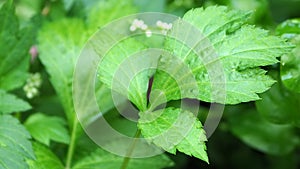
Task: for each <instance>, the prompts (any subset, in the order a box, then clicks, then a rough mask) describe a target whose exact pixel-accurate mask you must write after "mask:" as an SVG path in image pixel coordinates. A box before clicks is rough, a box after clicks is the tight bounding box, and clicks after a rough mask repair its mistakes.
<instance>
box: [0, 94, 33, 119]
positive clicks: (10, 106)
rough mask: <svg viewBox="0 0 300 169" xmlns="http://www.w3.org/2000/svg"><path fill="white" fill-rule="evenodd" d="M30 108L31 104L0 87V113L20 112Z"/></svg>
mask: <svg viewBox="0 0 300 169" xmlns="http://www.w3.org/2000/svg"><path fill="white" fill-rule="evenodd" d="M30 108H31V106H30V105H29V104H28V103H27V102H25V101H23V100H21V99H19V98H17V97H16V96H15V95H12V94H9V93H6V92H5V91H3V90H1V89H0V113H4V114H7V113H13V112H21V111H26V110H29V109H30Z"/></svg>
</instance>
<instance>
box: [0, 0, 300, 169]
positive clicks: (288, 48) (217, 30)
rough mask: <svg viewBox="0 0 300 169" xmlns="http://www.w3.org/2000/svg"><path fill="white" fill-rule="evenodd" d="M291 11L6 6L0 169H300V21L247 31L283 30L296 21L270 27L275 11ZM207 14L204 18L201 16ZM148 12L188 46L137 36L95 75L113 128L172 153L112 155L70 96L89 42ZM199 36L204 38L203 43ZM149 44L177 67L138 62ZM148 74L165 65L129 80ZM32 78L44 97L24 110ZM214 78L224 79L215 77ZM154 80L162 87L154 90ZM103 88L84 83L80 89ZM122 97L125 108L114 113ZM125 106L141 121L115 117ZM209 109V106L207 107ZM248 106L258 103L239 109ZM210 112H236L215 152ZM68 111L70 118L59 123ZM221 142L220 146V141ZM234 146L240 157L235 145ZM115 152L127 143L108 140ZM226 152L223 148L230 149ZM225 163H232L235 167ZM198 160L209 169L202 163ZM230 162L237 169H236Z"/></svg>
mask: <svg viewBox="0 0 300 169" xmlns="http://www.w3.org/2000/svg"><path fill="white" fill-rule="evenodd" d="M279 3H281V4H284V5H281V6H280V9H282V10H274V7H273V6H272V5H274V4H279ZM210 4H221V5H226V6H227V7H225V6H210ZM285 4H287V5H290V4H298V3H297V2H286V1H282V2H281V0H276V1H274V2H273V1H272V3H268V2H267V0H257V1H252V0H243V1H238V0H207V1H201V2H200V1H197V0H158V1H153V2H152V1H151V3H149V2H148V1H145V0H123V1H118V0H101V1H97V0H61V1H57V0H18V1H13V0H7V1H5V2H4V1H1V0H0V7H1V9H0V51H1V53H0V168H5V169H19V168H20V169H28V168H30V169H40V168H42V169H48V168H54V169H64V168H65V169H83V168H86V169H90V168H92V169H93V168H95V169H96V168H103V169H115V168H122V169H125V168H126V169H136V168H145V169H148V168H149V169H150V168H151V169H152V168H153V169H155V168H158V169H159V168H178V169H179V168H207V164H205V163H204V162H207V163H208V161H210V163H211V164H210V166H209V168H224V167H225V168H232V169H234V168H241V166H242V167H244V168H247V167H248V168H259V167H260V166H263V167H264V168H274V169H276V168H290V169H297V168H299V162H297V160H296V159H297V158H298V157H297V154H299V145H300V137H299V126H300V122H299V119H300V115H299V110H298V109H299V105H300V99H299V98H300V97H299V92H300V73H299V72H300V64H299V63H300V60H299V59H300V57H299V56H300V55H299V54H300V22H299V19H290V20H287V21H285V22H283V23H282V24H280V25H279V26H278V27H277V28H276V30H275V33H276V34H277V35H280V36H281V38H280V37H277V36H272V35H270V33H269V31H267V30H263V29H261V28H258V27H255V26H254V25H249V23H251V24H255V25H260V26H262V27H264V28H268V29H269V30H274V29H275V27H274V25H273V24H274V23H275V22H274V21H281V20H283V19H284V18H290V17H291V16H295V15H296V14H293V13H292V12H290V13H289V15H284V16H280V17H277V18H273V19H272V20H270V19H271V18H270V16H271V15H269V14H270V13H271V12H272V11H273V14H272V16H278V15H279V14H280V15H281V14H284V13H286V11H294V9H296V7H297V6H299V5H293V6H294V7H293V9H292V8H291V9H292V10H286V9H283V8H285V7H286V6H285ZM202 5H204V6H207V7H205V8H203V7H200V6H202ZM269 5H270V6H269ZM199 7H200V8H199ZM269 8H270V9H271V10H269ZM232 9H240V10H241V11H239V10H232ZM188 10H189V11H188ZM249 10H252V12H248V11H249ZM143 11H159V12H166V11H168V12H172V13H174V14H176V15H179V16H182V19H178V20H176V21H175V22H173V23H172V24H173V28H172V29H171V30H170V31H168V35H170V36H177V37H178V36H179V37H180V38H179V39H177V40H176V39H173V38H169V37H167V38H165V39H164V37H163V36H161V37H159V36H157V35H154V34H153V35H152V37H151V38H148V37H144V36H143V37H129V38H127V39H124V40H122V41H120V42H118V43H117V44H115V45H114V46H113V47H112V48H111V49H110V50H109V52H108V53H106V55H105V56H104V57H103V58H102V60H101V63H100V65H97V66H99V70H98V72H97V73H98V74H97V78H98V79H97V80H96V81H95V93H94V94H95V97H96V100H97V103H98V104H99V108H100V111H101V115H103V118H105V119H106V120H107V122H108V124H109V125H110V126H111V127H112V128H114V129H115V130H116V131H118V132H120V133H122V134H124V135H125V136H128V137H132V136H133V134H134V133H135V132H136V131H138V132H137V133H141V134H142V136H141V137H144V138H145V139H146V140H147V141H148V142H147V144H148V143H149V144H151V145H152V144H153V145H155V146H157V147H158V149H162V150H165V151H166V152H169V153H171V154H160V155H157V156H153V157H147V158H141V159H134V158H130V157H120V156H117V155H114V154H112V153H110V152H106V151H105V150H103V149H101V148H99V147H98V145H96V144H95V143H93V141H92V140H91V139H90V138H89V137H88V136H87V135H85V134H84V133H83V130H82V129H81V126H80V124H79V121H78V119H77V117H76V113H75V110H74V102H75V101H74V100H73V99H74V98H73V93H72V91H73V90H74V87H76V86H74V85H73V80H74V79H73V78H74V77H73V76H74V69H75V67H76V62H77V60H78V56H79V55H80V52H81V50H82V48H83V47H84V45H85V43H86V42H87V40H88V38H89V36H90V35H92V34H94V32H95V31H97V30H98V29H99V28H101V27H103V26H105V25H106V24H108V23H110V22H112V21H113V20H115V19H118V18H120V17H122V16H126V15H130V14H133V13H136V12H143ZM186 11H188V12H186ZM243 11H246V12H243ZM274 11H276V13H274ZM295 11H299V10H295ZM184 13H185V14H184ZM183 14H184V15H183ZM137 19H141V18H137ZM154 22H155V21H154ZM126 24H127V23H126ZM129 24H130V23H128V25H129ZM117 29H123V28H116V30H117ZM150 29H152V26H150ZM196 30H197V31H198V33H200V34H201V38H199V36H196V35H197V31H196ZM125 31H128V32H129V30H128V29H126V30H125ZM37 32H38V34H37ZM270 32H271V33H273V32H272V31H270ZM97 40H102V41H104V40H105V39H97ZM180 41H181V42H180ZM286 41H288V43H287V42H286ZM185 42H187V43H185ZM149 44H154V45H153V46H155V47H158V48H161V49H163V50H165V51H167V52H169V54H171V55H172V57H170V56H169V54H165V53H162V55H160V56H156V57H155V58H151V57H149V56H148V55H145V56H144V55H140V54H139V53H138V54H136V53H137V52H140V51H141V50H144V49H148V48H149V46H151V45H149ZM294 46H295V48H294V49H292V48H293V47H294ZM30 47H36V50H37V51H35V52H33V51H32V48H31V49H30ZM191 48H193V49H194V50H191ZM96 52H97V48H96ZM101 57H102V56H101ZM279 57H281V58H279ZM132 60H134V61H135V62H132ZM278 60H280V65H279V63H278ZM149 66H151V67H156V66H157V69H156V70H154V69H151V70H150V69H149V70H143V71H140V72H139V73H138V74H137V75H135V76H133V77H129V76H131V75H133V73H135V72H136V71H137V70H139V68H140V67H149ZM119 68H120V69H119ZM86 70H88V68H87V69H86ZM164 70H167V71H168V72H165V71H164ZM211 70H214V71H215V70H217V71H220V72H214V71H212V72H211ZM269 70H273V71H272V72H271V73H270V74H269V75H273V74H276V75H278V77H277V76H276V77H273V78H274V79H275V80H277V83H275V84H274V82H275V80H274V79H273V78H271V76H269V75H266V73H267V72H268V71H269ZM84 71H85V70H84ZM34 73H40V74H42V75H43V76H42V80H43V83H41V86H40V88H37V90H40V91H38V93H39V95H37V96H36V97H35V98H32V99H30V100H23V99H22V98H24V96H25V95H26V93H24V91H23V90H22V87H23V88H24V84H25V82H26V80H27V81H28V75H29V74H34ZM47 73H48V75H46V74H47ZM115 73H119V75H121V76H115V75H116V74H115ZM168 73H169V74H168ZM210 73H219V74H217V75H216V77H212V74H210ZM213 75H215V74H213ZM115 77H117V78H115ZM151 77H153V84H152V88H149V86H151V83H152V82H151V80H150V78H151ZM94 78H95V77H85V78H84V79H83V81H82V82H81V83H85V82H87V81H86V80H89V81H91V80H94ZM193 79H194V80H193ZM126 82H128V84H127V83H126ZM215 84H217V85H216V86H217V87H216V86H214V85H215ZM273 84H274V85H273ZM124 85H128V86H124ZM272 85H273V86H272ZM218 87H220V88H218ZM25 88H26V87H25ZM269 88H270V90H269V91H267V90H268V89H269ZM111 89H113V90H111ZM150 89H151V90H150ZM85 90H88V89H82V95H80V96H81V97H80V98H79V99H80V101H82V102H83V103H86V104H84V105H83V104H82V105H79V106H80V110H81V111H82V112H87V111H88V110H89V109H91V107H92V108H94V107H93V106H92V105H91V103H92V101H90V100H91V98H89V97H86V95H85V92H86V91H85ZM222 90H224V91H222ZM113 92H118V93H120V94H122V95H124V96H125V97H124V98H122V99H120V100H119V101H120V102H118V103H114V100H113V98H112V96H111V95H112V93H113ZM149 92H150V93H149ZM223 96H224V97H223ZM225 96H226V97H225ZM126 99H128V100H129V101H130V102H131V103H132V104H133V105H134V106H135V108H137V109H138V110H136V112H130V113H132V114H133V113H137V112H139V114H138V115H137V114H134V115H136V116H138V118H139V119H137V122H134V121H131V120H132V119H125V118H124V117H123V116H121V115H120V114H119V112H118V111H122V110H120V109H119V108H120V107H121V109H122V108H123V107H122V106H124V105H123V102H125V101H127V100H126ZM53 100H54V101H53ZM57 100H60V104H61V105H59V104H58V103H56V102H58V101H57ZM203 101H204V102H208V103H205V104H204V105H202V103H203ZM249 101H255V104H254V102H250V103H247V104H240V103H242V102H249ZM53 102H55V103H54V104H53ZM75 103H76V102H75ZM181 103H182V104H181ZM199 103H201V106H200V110H201V111H199V112H200V113H203V111H202V110H205V113H203V114H199V115H198V117H197V116H196V115H195V114H194V112H193V113H192V112H190V111H189V110H192V109H193V108H195V107H198V105H199ZM210 103H212V104H213V105H214V103H222V104H238V105H236V106H228V107H227V108H226V110H225V118H224V120H222V121H221V125H220V127H219V128H218V129H217V131H218V132H219V133H222V134H221V136H222V137H220V138H219V139H217V141H213V142H208V145H207V146H206V142H207V138H206V135H205V130H204V128H206V127H207V126H206V124H205V125H204V126H205V127H203V125H202V123H201V122H204V121H205V120H206V119H205V116H206V115H207V114H208V115H210V113H214V111H213V110H212V111H208V110H209V109H208V107H209V105H210ZM245 105H246V106H245ZM61 106H62V107H63V109H64V113H65V116H64V115H63V114H60V113H61V112H62V110H61ZM134 106H133V107H134ZM164 106H166V107H164ZM41 107H43V108H41ZM45 107H46V108H45ZM162 107H164V108H162ZM255 108H256V109H255ZM44 110H47V111H44ZM57 110H58V111H57ZM25 111H26V113H21V112H25ZM36 112H44V113H43V114H42V113H36ZM122 113H123V112H122ZM125 113H128V112H125ZM132 114H130V115H132ZM99 115H100V113H99V112H97V111H95V112H92V114H84V117H83V118H84V120H89V121H88V122H87V123H85V121H84V125H88V124H92V122H93V120H95V117H96V118H102V116H101V117H99ZM198 118H199V119H200V120H201V122H200V120H199V119H198ZM210 120H215V119H214V118H212V119H210ZM23 124H24V125H23ZM67 124H68V125H67ZM208 127H209V126H208ZM99 130H100V129H99ZM101 130H103V129H101ZM228 131H230V132H231V133H232V134H233V135H231V133H229V132H228ZM100 134H101V133H99V136H100V137H103V136H102V135H100ZM224 135H229V136H226V137H223V136H224ZM138 136H139V135H137V136H136V137H138ZM213 137H214V135H213V136H212V140H216V138H213ZM234 137H236V138H238V139H239V140H241V142H238V141H237V140H236V139H234ZM228 142H230V143H231V144H233V146H228V145H227V144H228ZM237 142H238V144H236V143H237ZM122 143H123V142H122ZM243 143H244V144H243ZM108 144H111V145H113V146H119V144H120V140H118V139H114V140H110V143H108ZM123 144H124V143H123ZM220 145H225V146H224V147H225V148H224V150H223V149H220ZM244 145H247V146H248V148H247V146H244ZM206 147H207V149H208V150H209V151H208V153H207V152H206ZM249 147H250V148H249ZM130 148H136V149H138V148H140V147H139V146H136V147H129V150H130ZM252 148H253V149H255V150H258V151H260V152H263V153H264V154H262V153H257V151H253V149H252ZM129 150H128V151H129ZM222 151H223V152H222ZM233 151H234V152H235V154H234V153H231V152H233ZM228 152H229V153H230V154H233V155H232V157H231V158H230V159H229V158H227V156H228ZM172 154H177V155H176V156H174V155H172ZM184 154H186V155H189V156H184ZM208 154H209V156H210V159H209V160H208ZM257 155H258V156H257ZM269 155H271V156H269ZM129 156H130V155H129ZM190 156H191V157H190ZM192 157H196V158H192ZM243 158H245V159H246V160H243V162H244V163H247V162H248V161H250V162H251V163H253V164H251V165H248V163H247V164H243V163H241V162H240V159H243ZM171 159H172V160H173V161H174V162H175V163H174V162H173V161H172V160H171ZM198 159H200V160H202V161H204V162H202V163H199V160H198ZM257 159H259V160H257ZM229 160H232V162H231V163H234V164H236V165H235V166H238V167H232V166H231V165H228V164H229V163H227V162H228V161H229ZM220 161H221V162H220ZM224 161H225V162H224ZM287 162H288V164H287ZM254 163H255V164H254ZM121 166H122V167H121ZM257 166H258V167H257Z"/></svg>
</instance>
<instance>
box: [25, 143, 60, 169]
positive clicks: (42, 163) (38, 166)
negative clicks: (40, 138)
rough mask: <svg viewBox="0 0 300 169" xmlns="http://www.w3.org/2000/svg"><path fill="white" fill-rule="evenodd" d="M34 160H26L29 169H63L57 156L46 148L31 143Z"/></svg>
mask: <svg viewBox="0 0 300 169" xmlns="http://www.w3.org/2000/svg"><path fill="white" fill-rule="evenodd" d="M32 145H33V150H34V152H35V155H36V160H27V163H28V165H29V168H30V169H48V168H55V169H64V166H63V164H62V163H61V162H60V160H59V159H58V158H57V156H56V155H55V154H54V153H53V152H52V151H51V150H50V149H49V148H48V147H46V146H44V145H42V144H39V143H33V144H32Z"/></svg>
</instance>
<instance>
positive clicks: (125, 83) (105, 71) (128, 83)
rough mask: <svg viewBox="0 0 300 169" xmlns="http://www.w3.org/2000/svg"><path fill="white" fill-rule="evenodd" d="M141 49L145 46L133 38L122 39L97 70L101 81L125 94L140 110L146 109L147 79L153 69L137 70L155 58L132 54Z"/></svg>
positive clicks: (149, 63)
mask: <svg viewBox="0 0 300 169" xmlns="http://www.w3.org/2000/svg"><path fill="white" fill-rule="evenodd" d="M143 49H145V46H144V45H143V44H141V43H138V42H137V41H136V40H135V39H132V38H129V39H126V40H123V41H122V42H119V43H118V44H116V45H115V46H114V47H112V48H111V49H110V50H109V51H108V53H107V54H106V55H105V56H104V57H103V59H102V60H101V62H100V64H99V70H98V74H99V78H100V80H101V82H103V83H104V84H106V85H107V86H108V87H110V88H111V89H113V90H114V91H116V92H118V93H120V94H123V95H124V96H127V97H128V98H129V100H130V101H132V102H133V103H134V104H135V105H136V106H137V107H138V108H139V110H142V111H144V110H146V109H147V90H148V81H149V79H150V77H151V76H152V74H153V71H152V70H144V71H141V72H139V70H140V69H139V68H145V67H149V65H155V63H153V62H152V61H153V60H155V59H153V58H151V57H149V56H147V55H143V54H140V55H138V56H137V55H134V54H135V53H136V52H140V51H141V50H143ZM131 78H132V79H131Z"/></svg>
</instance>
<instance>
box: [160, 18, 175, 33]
mask: <svg viewBox="0 0 300 169" xmlns="http://www.w3.org/2000/svg"><path fill="white" fill-rule="evenodd" d="M156 26H157V27H158V28H160V29H161V32H162V33H163V34H164V35H166V34H167V31H168V30H170V29H172V26H173V25H172V23H166V22H162V21H160V20H158V21H157V22H156Z"/></svg>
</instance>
